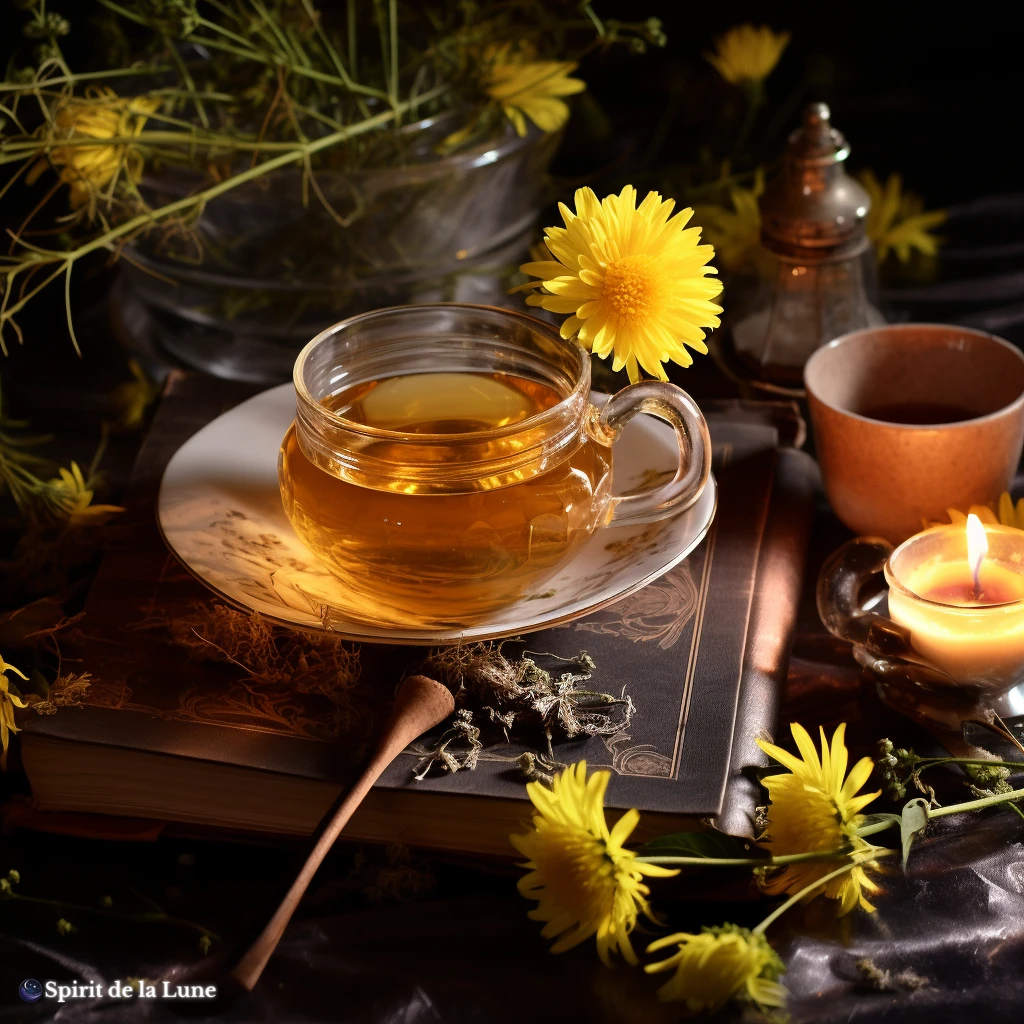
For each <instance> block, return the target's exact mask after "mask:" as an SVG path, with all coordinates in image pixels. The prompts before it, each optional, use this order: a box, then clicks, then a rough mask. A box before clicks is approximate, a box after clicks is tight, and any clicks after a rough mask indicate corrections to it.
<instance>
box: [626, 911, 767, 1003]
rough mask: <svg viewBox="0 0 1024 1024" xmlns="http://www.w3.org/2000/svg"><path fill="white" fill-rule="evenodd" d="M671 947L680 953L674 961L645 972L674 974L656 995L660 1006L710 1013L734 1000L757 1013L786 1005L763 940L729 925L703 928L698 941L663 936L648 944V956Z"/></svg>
mask: <svg viewBox="0 0 1024 1024" xmlns="http://www.w3.org/2000/svg"><path fill="white" fill-rule="evenodd" d="M669 946H677V947H678V949H677V950H676V952H675V953H674V954H673V955H672V956H670V957H669V958H668V959H667V960H662V961H660V962H659V963H656V964H647V965H646V966H645V967H644V970H645V971H647V972H648V974H657V973H660V972H662V971H672V970H674V971H675V974H674V975H673V976H672V977H671V978H670V979H669V980H668V981H667V982H666V983H665V984H664V985H662V986H661V988H660V989H658V998H659V999H661V1000H662V1001H664V1002H685V1003H686V1006H687V1009H689V1010H690V1012H691V1013H700V1012H702V1011H708V1012H712V1013H713V1012H715V1011H716V1010H720V1009H721V1008H722V1007H723V1006H725V1004H726V1003H727V1002H729V1000H730V999H733V998H737V997H738V998H739V999H741V1000H747V1001H750V1002H753V1003H755V1004H756V1005H757V1006H758V1007H759V1008H760V1009H766V1008H769V1007H778V1006H782V1005H783V1004H784V1003H785V1001H786V990H785V989H784V988H783V987H782V986H781V985H780V984H779V983H778V981H776V979H777V978H778V977H779V976H780V975H781V974H782V973H783V972H784V970H785V968H784V967H783V965H782V961H781V960H780V959H779V958H778V956H777V955H776V953H775V950H773V949H772V947H771V946H769V945H768V940H767V939H766V938H765V937H764V936H763V935H761V934H755V933H753V932H750V931H748V930H747V929H746V928H738V927H736V925H729V924H727V925H723V926H722V927H721V928H704V929H702V931H701V932H700V934H699V935H691V934H688V933H686V932H678V933H677V934H675V935H666V936H665V938H663V939H658V941H657V942H652V943H651V944H650V945H649V946H648V947H647V952H648V953H654V952H657V951H658V950H659V949H665V948H667V947H669Z"/></svg>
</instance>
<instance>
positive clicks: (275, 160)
mask: <svg viewBox="0 0 1024 1024" xmlns="http://www.w3.org/2000/svg"><path fill="white" fill-rule="evenodd" d="M447 88H448V87H447V86H438V87H437V88H436V89H433V90H431V92H430V93H427V94H426V96H425V97H423V98H424V99H433V98H434V97H435V96H439V95H440V94H441V93H443V92H444V91H445V90H446V89H447ZM408 106H409V104H408V102H406V103H400V104H399V105H398V108H397V109H396V110H386V111H383V112H382V113H380V114H377V115H375V116H374V117H371V118H368V119H367V120H365V121H360V122H359V123H358V124H354V125H351V126H350V127H348V128H345V129H343V130H342V131H339V132H333V133H332V134H330V135H325V136H324V137H323V138H320V139H314V140H313V141H312V142H308V143H305V144H303V145H295V146H292V147H291V149H290V151H289V152H287V153H282V154H281V155H280V156H276V157H272V158H271V159H270V160H266V161H264V162H263V163H261V164H257V165H256V166H255V167H250V168H248V169H247V170H245V171H242V172H240V173H239V174H236V175H234V176H232V177H230V178H226V179H225V180H224V181H221V182H218V183H217V184H216V185H211V186H210V187H209V188H207V189H204V190H203V191H201V192H197V193H195V194H194V195H190V196H186V197H185V198H184V199H179V200H177V201H176V202H173V203H168V204H167V205H166V206H161V207H159V208H158V209H156V210H150V211H148V212H147V213H141V214H139V215H138V216H136V217H132V218H131V219H130V220H127V221H125V222H124V223H123V224H119V225H118V226H117V227H116V228H111V229H110V230H109V231H107V232H105V233H104V234H102V235H100V236H99V237H97V238H93V239H91V240H90V241H88V242H86V243H84V244H83V245H80V246H79V247H78V248H77V249H72V250H70V251H66V252H54V251H51V250H45V249H40V248H37V247H35V246H27V247H28V248H29V249H31V250H32V251H33V252H34V253H36V254H37V256H38V258H37V259H27V260H24V261H22V262H21V263H19V264H17V265H15V266H13V267H11V266H8V267H7V268H6V274H7V278H8V287H7V289H6V290H5V292H6V294H5V296H4V298H5V299H6V298H7V297H8V296H9V295H10V293H11V289H10V284H9V282H10V279H11V278H12V277H13V276H14V275H15V274H16V273H18V272H19V271H21V270H26V269H30V268H33V269H34V268H35V267H38V266H41V265H43V264H46V263H56V262H60V263H62V264H63V267H62V269H67V267H69V266H70V265H71V264H72V263H74V262H75V261H76V260H79V259H81V258H82V257H83V256H88V255H89V253H91V252H95V251H96V250H98V249H109V248H111V247H112V243H113V242H115V241H116V240H117V239H119V238H124V237H125V236H126V235H130V234H131V233H132V232H134V231H137V230H139V229H141V228H145V227H147V226H149V225H151V224H155V223H156V222H157V221H160V220H164V219H165V218H167V217H170V216H172V215H173V214H176V213H181V212H183V211H185V210H191V209H194V208H196V207H199V206H202V205H203V204H205V203H207V202H209V201H210V200H211V199H215V198H216V197H217V196H219V195H223V194H224V193H225V192H230V191H231V190H232V189H235V188H237V187H238V186H239V185H244V184H245V183H246V182H247V181H252V180H254V179H255V178H259V177H262V176H263V175H264V174H267V173H269V172H270V171H274V170H277V169H278V168H279V167H287V166H288V165H289V164H293V163H298V162H301V161H305V160H307V159H308V158H309V157H311V156H313V155H314V154H315V153H319V152H320V151H321V150H324V149H329V148H330V147H331V146H335V145H338V144H339V143H341V142H345V141H347V140H348V139H351V138H354V137H355V136H357V135H362V134H364V133H366V132H369V131H372V130H373V129H374V128H378V127H380V126H381V125H383V124H387V122H388V121H391V120H393V119H394V118H395V117H397V116H398V115H399V114H400V113H401V112H402V111H403V110H404V109H406V108H407V107H408ZM174 134H177V133H174ZM22 244H23V245H26V243H24V242H22ZM3 269H4V268H3V267H2V266H0V270H3ZM58 273H59V271H58ZM38 290H39V289H36V290H35V291H38ZM35 291H33V292H32V293H30V294H29V295H26V296H25V297H24V298H22V299H21V300H20V301H19V302H16V303H14V304H13V305H12V306H10V307H9V308H6V309H3V310H0V325H2V324H3V323H4V322H6V321H8V320H9V319H10V318H11V317H12V316H14V315H15V314H17V313H18V312H19V311H20V310H21V309H22V308H23V307H24V306H25V305H26V303H27V302H28V301H29V300H30V299H31V298H32V295H34V294H35Z"/></svg>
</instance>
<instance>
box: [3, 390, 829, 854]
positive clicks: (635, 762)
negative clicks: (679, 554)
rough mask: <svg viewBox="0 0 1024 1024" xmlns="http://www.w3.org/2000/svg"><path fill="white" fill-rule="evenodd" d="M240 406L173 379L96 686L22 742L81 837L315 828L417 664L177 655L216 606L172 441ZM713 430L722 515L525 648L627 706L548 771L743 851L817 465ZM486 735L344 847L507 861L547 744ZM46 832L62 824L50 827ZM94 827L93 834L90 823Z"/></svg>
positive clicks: (150, 448) (132, 511) (100, 612)
mask: <svg viewBox="0 0 1024 1024" xmlns="http://www.w3.org/2000/svg"><path fill="white" fill-rule="evenodd" d="M248 393H251V391H246V390H245V389H243V388H238V387H228V386H226V385H224V384H223V383H218V382H213V381H210V380H207V379H201V378H184V377H183V378H180V379H176V380H175V381H173V382H172V385H171V386H170V387H169V389H168V393H167V394H166V396H165V398H164V400H163V403H162V405H161V408H160V410H159V411H158V414H157V416H156V419H155V422H154V424H153V427H152V429H151V432H150V435H149V437H148V439H147V441H146V443H145V444H144V446H143V448H142V451H141V452H140V454H139V458H138V462H137V466H136V471H135V474H134V476H133V481H132V485H131V487H130V489H129V493H128V495H127V498H126V505H127V506H128V512H127V513H126V516H127V517H128V518H127V524H126V525H127V531H126V532H127V534H128V536H127V539H126V540H125V542H124V543H123V544H122V545H121V546H119V548H118V549H117V550H114V551H111V552H110V553H109V554H108V555H107V556H106V558H105V560H104V562H103V564H102V566H101V568H100V571H99V573H98V575H97V578H96V580H95V583H94V585H93V588H92V590H91V592H90V595H89V598H88V601H87V604H86V616H85V619H84V620H83V623H82V628H83V630H84V632H85V639H84V640H83V641H82V642H81V643H80V645H79V649H77V650H76V651H74V652H73V656H74V657H76V658H78V659H80V661H79V665H80V669H81V670H84V671H88V672H90V673H91V674H92V676H93V683H92V685H91V686H90V687H89V689H88V691H87V693H86V695H85V697H84V703H83V706H82V707H67V708H62V709H60V710H59V712H58V713H56V714H54V715H50V716H38V717H33V718H32V719H31V720H30V721H29V722H28V724H27V725H26V727H25V729H24V732H23V734H22V759H23V763H24V766H25V771H26V773H27V775H28V778H29V781H30V783H31V787H32V793H33V801H34V806H35V807H36V808H38V809H39V810H41V811H48V812H65V813H66V814H74V815H76V817H75V819H74V820H75V826H74V827H75V830H76V831H81V830H82V821H83V820H84V819H83V818H82V815H83V813H84V814H89V815H106V816H119V818H121V817H123V816H131V817H135V818H141V819H155V820H157V821H162V822H170V823H178V824H179V825H180V824H184V825H188V826H200V827H215V828H222V829H230V830H233V831H241V832H249V833H275V834H285V835H288V834H290V835H302V834H306V833H309V832H310V831H311V830H312V829H313V828H314V826H315V825H316V823H317V822H318V820H319V819H320V817H321V816H322V814H323V812H324V811H325V810H326V808H327V807H328V806H329V805H330V803H331V802H332V800H333V799H334V797H335V795H336V794H337V791H338V788H339V786H343V785H345V783H346V781H347V780H348V779H350V778H351V777H352V775H353V773H354V772H355V770H356V768H357V767H358V761H359V757H360V756H361V755H362V753H363V752H365V749H366V744H367V742H368V737H369V736H370V735H371V734H372V728H373V723H374V719H373V715H372V714H369V713H367V714H363V713H362V712H363V711H364V710H365V708H364V705H365V707H370V705H373V708H374V709H375V710H376V711H380V712H381V713H383V711H384V710H386V707H387V704H388V703H389V700H390V694H391V693H392V692H393V689H394V687H395V685H396V684H397V682H398V680H399V679H400V678H401V675H402V673H403V671H405V670H406V669H408V668H409V666H410V665H414V664H415V663H416V662H418V661H419V660H421V659H422V657H423V656H424V651H422V650H418V649H414V648H396V647H385V646H369V645H366V646H363V648H362V650H361V652H360V673H361V674H360V679H359V682H358V684H357V685H356V688H355V689H354V690H352V691H351V692H348V691H346V692H343V693H342V692H332V691H331V690H330V688H329V686H327V684H326V683H324V684H323V685H321V683H319V682H316V679H317V677H316V674H315V673H313V674H312V676H311V677H310V678H312V679H313V680H314V681H313V683H312V684H310V683H309V679H307V681H306V684H304V685H301V686H299V687H296V686H292V685H289V682H288V681H287V680H279V681H277V682H272V683H268V682H266V681H265V680H263V681H259V682H254V681H253V680H252V679H251V678H249V677H248V676H247V675H246V672H245V671H244V670H243V669H242V668H241V667H240V665H241V662H238V663H237V664H231V663H227V664H211V663H210V662H209V661H205V660H204V661H196V660H195V658H194V652H193V655H192V656H190V652H189V650H188V649H187V647H186V646H183V645H182V644H181V643H180V642H177V643H175V642H172V640H171V633H172V632H173V629H174V626H175V624H177V628H178V631H179V634H180V632H181V630H182V629H186V628H187V627H188V623H189V622H192V621H193V620H195V621H202V618H201V617H202V616H203V615H209V611H210V609H211V608H212V607H215V606H216V600H215V599H214V598H213V597H212V595H210V594H209V592H207V591H206V590H205V589H204V588H203V587H202V586H201V585H200V584H198V583H197V582H196V581H195V580H194V579H193V578H192V577H191V576H190V575H189V573H188V572H187V571H186V570H185V569H184V568H182V566H181V565H179V563H178V562H177V561H176V560H175V559H174V557H173V556H172V555H170V554H169V553H168V551H167V550H166V548H165V547H164V546H163V544H162V542H161V540H160V537H159V534H158V530H157V528H156V524H155V517H154V501H155V496H156V491H157V488H158V485H159V480H160V476H161V473H162V470H163V467H164V466H165V465H166V463H167V461H168V459H169V458H170V456H171V455H172V453H173V452H174V451H175V450H176V449H177V447H178V446H179V445H180V444H181V443H182V442H183V441H185V440H186V439H187V438H188V437H189V436H191V434H192V433H194V432H195V431H196V430H197V429H199V427H201V426H202V425H204V424H205V423H206V422H208V421H209V420H211V419H212V418H213V417H214V416H216V415H218V414H219V413H220V412H221V411H223V410H224V409H225V408H228V407H230V406H231V405H233V404H235V403H237V402H238V401H240V400H241V399H242V398H244V397H247V394H248ZM746 418H747V419H748V420H750V419H752V417H750V416H747V417H746ZM711 427H712V439H713V444H714V449H715V473H716V476H717V479H718V482H719V486H720V498H719V506H718V512H717V516H716V519H715V523H714V526H713V528H712V530H711V531H710V533H709V534H708V536H707V538H706V539H705V541H704V542H703V543H702V544H701V545H700V546H699V547H698V548H697V549H696V550H695V551H694V552H693V553H692V554H691V555H690V556H689V557H688V558H687V559H686V560H685V561H684V562H683V563H682V564H681V565H680V566H678V567H677V568H675V569H674V570H672V571H671V572H669V573H668V574H667V575H665V576H663V577H662V578H661V579H659V580H657V581H655V582H653V583H651V584H649V585H648V586H647V587H645V588H644V589H643V590H641V591H639V592H637V593H636V594H634V595H632V596H630V597H627V598H625V599H624V600H622V601H621V602H619V603H617V604H615V605H613V606H611V607H609V608H606V609H603V610H601V611H599V612H597V613H595V614H593V615H590V616H588V617H586V618H584V619H581V620H577V621H575V622H572V623H569V624H567V625H565V626H561V627H559V628H554V629H548V630H544V631H542V632H539V633H534V634H532V635H530V636H527V637H524V638H523V640H522V643H521V644H520V649H523V648H525V649H526V650H528V651H530V652H533V653H535V654H536V656H537V659H538V661H539V662H540V663H542V664H545V665H546V666H549V667H551V668H552V669H556V670H557V668H558V665H559V661H558V658H560V657H561V658H573V657H575V656H576V655H577V654H578V653H579V652H580V651H586V652H588V653H589V654H590V656H591V657H592V658H593V660H594V662H595V663H596V665H597V669H596V671H595V673H594V676H593V679H592V680H591V683H590V685H592V686H593V688H594V689H597V690H603V691H607V692H613V693H615V694H617V695H618V694H621V695H622V696H623V697H624V698H626V697H628V698H630V699H631V700H632V702H633V704H634V705H635V708H636V711H635V713H634V714H633V716H632V719H631V721H630V722H629V724H628V727H623V728H620V729H618V731H616V732H614V733H613V734H610V735H602V736H593V737H589V738H585V739H577V740H572V741H564V742H560V743H556V745H555V748H554V755H555V758H556V759H557V760H558V761H560V762H565V763H568V762H572V761H578V760H580V759H583V758H585V759H586V760H587V762H588V764H589V765H591V766H592V767H604V768H607V769H609V770H610V771H611V773H612V780H611V784H610V786H609V790H608V804H609V806H610V807H611V808H613V809H625V808H628V807H637V808H638V809H640V811H641V812H642V826H641V829H642V833H643V835H654V834H660V833H664V832H666V831H674V830H681V829H695V828H701V827H705V826H706V825H709V824H718V825H719V827H721V828H723V829H724V830H726V831H730V832H733V833H735V834H747V835H749V834H750V832H751V828H752V817H753V810H754V802H755V799H756V792H755V787H754V786H753V784H752V783H751V782H750V781H749V780H748V778H747V776H746V775H745V773H744V768H745V767H746V766H747V765H749V764H752V763H757V762H759V760H760V757H759V751H758V750H757V748H756V746H755V745H754V743H753V737H754V735H755V734H756V733H757V732H759V731H761V730H770V729H771V728H772V727H773V725H774V716H775V709H776V700H777V693H778V689H779V685H780V683H781V681H782V680H783V679H784V677H785V667H786V661H787V654H788V646H789V642H790V638H791V634H792V628H793V623H794V619H795V614H796V606H797V600H798V597H799V590H800V583H801V576H802V566H803V559H804V553H805V548H806V541H807V532H808V527H809V521H810V511H811V504H812V494H813V478H812V476H811V473H810V470H809V468H808V464H810V466H813V463H811V462H810V460H809V459H808V458H807V457H806V456H804V455H803V454H802V453H799V452H796V451H794V450H791V449H790V450H786V449H782V450H780V449H778V447H777V431H776V430H775V429H774V427H772V426H771V425H770V424H768V423H765V422H742V423H737V422H735V421H734V420H733V419H716V418H712V421H711ZM197 609H198V611H197ZM197 615H198V616H200V618H199V619H198V620H196V619H195V616H197ZM195 632H196V634H197V635H198V634H199V633H200V632H201V631H200V630H196V631H195ZM179 640H180V636H179ZM199 644H200V645H201V644H202V641H199ZM193 646H195V645H193ZM338 649H339V650H340V651H342V652H343V654H344V652H345V651H347V650H348V648H347V647H339V648H338ZM335 667H336V666H335ZM328 674H329V673H328ZM353 702H361V703H358V706H357V707H356V708H355V710H356V711H358V712H359V713H358V714H356V713H354V710H353V708H354V704H353ZM377 720H379V716H378V719H377ZM492 732H493V735H490V736H488V735H487V733H486V730H485V734H484V739H485V740H487V742H486V745H485V747H484V749H483V750H482V751H481V754H480V758H479V762H478V765H477V767H476V769H475V770H473V771H469V770H463V771H459V772H457V773H455V774H449V773H444V772H439V771H437V770H436V768H435V769H434V770H433V771H431V772H430V773H429V774H428V775H427V776H426V778H424V779H423V780H422V781H417V780H416V779H415V778H414V773H415V770H416V769H417V767H418V766H419V765H420V764H421V762H422V760H423V757H424V755H425V754H426V752H427V751H428V749H429V746H430V744H429V740H421V741H420V742H418V743H417V744H414V745H413V746H412V747H411V748H410V749H409V750H407V751H405V752H404V753H403V754H402V755H401V756H399V758H398V759H397V760H396V761H395V763H394V764H393V765H392V766H391V768H390V769H389V770H388V771H387V772H386V773H385V775H384V777H383V778H382V779H381V780H380V782H379V783H378V785H377V786H376V787H375V788H374V790H373V792H372V793H371V794H370V796H369V797H368V798H367V799H366V801H365V803H364V804H363V806H362V807H361V808H360V810H359V811H358V812H357V814H356V815H355V817H354V818H353V819H352V822H351V824H350V826H349V828H348V829H347V832H346V834H347V835H349V836H351V837H352V838H357V839H370V840H392V839H397V840H401V841H403V842H405V843H407V844H409V845H419V846H424V847H433V848H444V849H449V850H455V851H466V852H475V853H484V854H494V855H499V856H503V855H504V856H507V855H509V854H511V852H512V851H511V848H510V846H509V845H508V841H507V835H508V833H509V832H510V831H512V830H514V829H515V828H516V827H517V826H518V825H519V824H520V823H521V822H522V821H523V820H524V819H526V818H528V815H529V807H528V803H527V802H526V798H525V792H524V782H523V776H522V774H521V773H520V772H519V771H518V769H517V767H516V762H517V760H518V758H519V756H520V754H522V753H523V752H524V751H527V750H533V749H537V748H538V747H539V746H540V745H541V743H542V738H541V737H540V736H539V735H536V736H521V735H518V734H516V735H514V738H513V739H512V740H506V738H505V737H504V736H503V735H502V734H501V730H500V729H499V728H497V727H495V728H494V729H493V730H492ZM48 820H49V821H50V822H51V826H52V827H55V828H59V827H60V821H61V818H60V815H59V814H58V815H52V816H50V817H49V819H48ZM93 820H94V821H95V823H96V828H97V830H98V831H100V832H102V831H103V829H102V822H103V820H104V819H102V818H99V817H97V818H95V819H93ZM107 820H111V819H107ZM641 838H642V835H641Z"/></svg>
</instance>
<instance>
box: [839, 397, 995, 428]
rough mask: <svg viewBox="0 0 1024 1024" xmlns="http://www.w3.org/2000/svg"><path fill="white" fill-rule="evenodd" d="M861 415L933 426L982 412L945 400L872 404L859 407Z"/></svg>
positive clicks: (884, 421)
mask: <svg viewBox="0 0 1024 1024" xmlns="http://www.w3.org/2000/svg"><path fill="white" fill-rule="evenodd" d="M858 412H859V413H860V415H861V416H867V417H868V418H869V419H872V420H881V421H882V422H883V423H907V424H913V425H915V426H935V425H936V424H939V423H959V422H960V421H961V420H973V419H975V418H977V417H978V416H982V415H984V413H979V412H976V411H975V410H974V409H967V408H965V407H964V406H962V405H949V404H947V403H945V402H892V403H890V404H889V405H873V406H870V407H869V408H867V409H859V410H858Z"/></svg>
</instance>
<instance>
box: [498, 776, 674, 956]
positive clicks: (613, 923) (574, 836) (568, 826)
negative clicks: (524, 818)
mask: <svg viewBox="0 0 1024 1024" xmlns="http://www.w3.org/2000/svg"><path fill="white" fill-rule="evenodd" d="M609 778H610V774H609V773H608V772H606V771H599V772H594V773H593V774H592V775H591V776H590V777H589V778H588V777H587V774H586V762H583V761H581V762H579V763H578V764H576V765H570V767H568V768H566V769H565V771H563V772H561V773H560V774H559V775H557V776H555V779H554V780H553V783H552V786H551V789H547V788H546V787H544V786H542V785H541V784H540V783H531V784H530V785H529V786H528V787H527V793H528V795H529V797H530V800H531V801H532V802H533V805H534V807H535V808H536V812H537V813H535V814H534V816H533V829H532V831H530V832H528V833H525V834H523V835H514V836H511V837H510V838H511V841H512V844H513V845H514V846H515V848H516V849H517V850H518V851H519V852H520V853H522V854H523V855H524V856H525V857H527V858H529V859H528V862H527V863H526V864H525V865H524V866H525V867H527V868H528V869H529V873H528V874H526V875H524V876H523V877H522V878H521V879H520V880H519V891H520V892H521V893H522V894H523V895H524V896H526V897H528V898H530V899H535V900H537V901H538V905H537V906H536V907H535V908H534V909H533V910H531V911H530V913H529V917H530V918H531V919H532V920H535V921H542V922H544V928H543V930H542V932H541V935H542V936H543V937H544V938H547V939H554V940H555V942H554V945H553V946H552V947H551V951H552V952H553V953H560V952H563V951H565V950H567V949H571V948H572V947H573V946H576V945H579V944H580V943H581V942H583V941H585V940H586V939H588V938H591V937H593V938H595V939H596V944H597V950H598V955H599V956H600V957H601V959H602V960H603V961H604V962H606V963H608V962H610V958H611V956H612V955H613V954H616V953H617V954H619V955H621V956H622V958H623V959H624V960H626V961H627V962H629V963H634V964H635V963H636V954H635V952H634V950H633V947H632V945H631V943H630V938H629V936H630V933H631V932H632V931H633V928H634V927H635V925H636V922H637V919H638V917H639V915H640V914H641V913H642V914H644V915H646V916H648V917H650V916H651V911H650V907H649V905H648V903H647V896H648V894H649V889H648V887H647V886H646V885H644V884H643V882H642V880H641V879H642V878H643V876H644V875H650V876H655V875H663V874H664V873H665V869H658V867H657V866H656V865H649V864H642V863H640V862H639V861H638V860H637V858H636V854H635V853H633V852H631V851H629V850H627V849H625V848H624V845H623V844H624V843H625V842H626V840H627V839H628V838H629V835H630V833H631V832H632V831H633V829H634V828H635V827H636V823H637V820H638V819H639V815H638V814H637V812H636V811H627V812H626V814H624V815H623V816H622V817H621V818H620V819H619V821H618V822H616V824H615V827H614V828H613V829H612V830H610V831H609V829H608V823H607V820H606V818H605V812H604V796H605V790H606V789H607V786H608V780H609ZM668 873H670V874H671V873H672V872H668Z"/></svg>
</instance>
